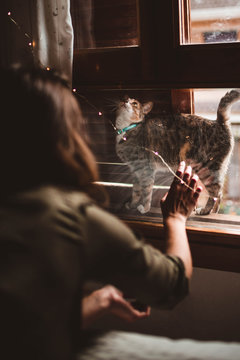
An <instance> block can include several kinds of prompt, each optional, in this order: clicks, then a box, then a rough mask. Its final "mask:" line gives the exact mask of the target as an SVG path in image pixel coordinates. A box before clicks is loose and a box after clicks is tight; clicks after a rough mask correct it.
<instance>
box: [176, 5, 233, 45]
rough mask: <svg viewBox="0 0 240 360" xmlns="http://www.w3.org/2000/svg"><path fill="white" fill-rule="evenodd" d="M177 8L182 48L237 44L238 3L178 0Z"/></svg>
mask: <svg viewBox="0 0 240 360" xmlns="http://www.w3.org/2000/svg"><path fill="white" fill-rule="evenodd" d="M179 8H180V43H181V44H182V45H184V44H210V43H229V42H239V41H240V31H239V30H240V2H239V1H238V0H228V1H227V0H226V1H222V0H214V1H209V0H186V1H185V0H184V1H183V0H179Z"/></svg>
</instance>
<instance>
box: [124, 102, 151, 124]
mask: <svg viewBox="0 0 240 360" xmlns="http://www.w3.org/2000/svg"><path fill="white" fill-rule="evenodd" d="M152 107H153V103H152V102H151V101H149V102H147V103H144V104H141V103H140V102H139V101H138V100H136V99H131V98H129V97H126V98H125V99H124V100H123V101H121V102H120V103H119V105H118V110H117V117H123V118H124V119H125V120H128V121H129V123H137V122H141V121H143V119H144V116H145V115H146V114H148V113H149V112H150V111H151V110H152Z"/></svg>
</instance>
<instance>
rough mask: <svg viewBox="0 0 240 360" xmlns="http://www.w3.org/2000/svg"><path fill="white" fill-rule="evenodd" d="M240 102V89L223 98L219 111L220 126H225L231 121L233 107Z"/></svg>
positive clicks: (228, 93)
mask: <svg viewBox="0 0 240 360" xmlns="http://www.w3.org/2000/svg"><path fill="white" fill-rule="evenodd" d="M238 100H240V90H238V89H235V90H232V91H230V92H227V93H226V94H225V95H224V96H223V97H222V99H221V100H220V103H219V105H218V110H217V121H218V122H219V123H220V124H223V123H225V122H227V121H228V120H229V118H230V110H231V106H232V104H234V103H235V102H236V101H238Z"/></svg>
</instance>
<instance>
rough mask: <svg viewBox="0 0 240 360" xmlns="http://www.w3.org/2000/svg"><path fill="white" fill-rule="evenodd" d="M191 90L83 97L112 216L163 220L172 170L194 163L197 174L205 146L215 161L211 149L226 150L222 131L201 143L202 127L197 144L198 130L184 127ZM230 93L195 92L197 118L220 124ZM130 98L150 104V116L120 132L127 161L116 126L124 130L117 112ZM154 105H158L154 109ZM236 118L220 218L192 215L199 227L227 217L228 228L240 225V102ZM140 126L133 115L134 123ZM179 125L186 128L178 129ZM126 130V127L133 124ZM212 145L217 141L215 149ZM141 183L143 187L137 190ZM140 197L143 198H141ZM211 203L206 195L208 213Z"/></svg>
mask: <svg viewBox="0 0 240 360" xmlns="http://www.w3.org/2000/svg"><path fill="white" fill-rule="evenodd" d="M187 91H188V90H187V89H184V90H182V91H181V89H177V90H173V89H172V90H171V89H158V90H149V89H148V90H136V89H135V90H133V89H131V90H129V89H128V90H114V91H113V90H105V91H97V90H96V91H93V90H92V91H91V90H89V91H87V92H85V93H81V94H80V96H79V97H78V98H79V100H80V105H81V108H82V110H83V114H84V117H85V118H86V119H87V125H88V132H89V137H90V144H91V148H92V150H93V152H94V154H95V157H96V159H97V162H98V165H99V171H100V181H101V183H102V184H104V186H105V188H106V190H107V192H108V194H109V198H110V205H109V206H110V211H111V212H113V213H115V214H117V215H118V216H120V217H122V218H125V219H137V220H144V221H150V222H159V221H161V210H160V206H159V202H160V199H161V197H162V196H163V195H164V194H165V193H166V191H167V190H168V189H169V185H170V184H171V182H172V180H173V171H175V169H176V166H177V165H178V163H179V161H180V160H181V159H187V161H189V159H190V163H191V164H192V166H193V167H194V168H195V169H197V165H198V163H200V162H203V160H202V159H203V158H204V156H205V155H204V153H205V149H206V147H208V148H210V154H209V155H208V159H209V160H210V162H211V161H212V160H214V159H212V158H213V154H212V152H211V151H212V147H213V146H214V147H215V153H214V154H216V152H218V150H219V151H221V149H222V147H223V139H219V138H218V132H215V134H212V135H213V137H212V136H211V133H210V132H209V131H205V138H202V137H201V133H202V129H203V128H201V127H200V130H199V131H198V133H199V134H200V135H199V139H198V138H196V137H195V130H194V131H192V132H191V126H190V125H189V126H188V125H187V124H184V123H183V122H184V120H183V121H182V122H181V114H180V112H182V111H185V110H184V109H187V108H188V107H187V104H186V102H187V101H188V100H187V99H192V97H191V96H187ZM226 91H227V89H211V90H209V89H208V90H206V89H202V90H195V91H194V98H195V101H194V104H195V114H197V115H200V116H203V117H205V118H207V119H212V120H214V119H216V112H217V106H218V103H219V101H220V98H221V97H222V96H223V95H224V94H225V93H226ZM181 92H182V93H181ZM189 94H192V91H189ZM127 98H130V99H136V100H138V101H139V102H140V103H141V104H142V106H143V104H145V105H146V104H148V105H149V104H150V107H145V112H146V115H145V118H144V120H143V121H142V122H141V123H140V125H137V126H136V127H133V128H130V129H129V130H126V131H125V132H124V133H120V135H121V136H122V145H123V146H124V147H126V148H124V149H127V153H126V154H125V159H123V157H122V155H121V151H125V150H124V149H123V148H122V149H121V148H120V151H119V149H117V145H116V144H117V142H118V138H117V136H118V133H117V130H116V128H115V127H117V128H118V129H119V125H117V124H116V118H117V113H116V110H117V109H118V108H119V105H120V103H123V102H124V101H125V102H126V99H127ZM151 103H153V107H152V108H151ZM177 103H178V105H177ZM132 105H133V107H134V108H135V107H136V106H137V104H134V103H133V102H132ZM145 105H144V106H145ZM186 111H188V110H186ZM231 114H232V116H231V122H232V124H231V128H232V131H233V134H234V138H235V146H234V150H233V155H232V158H231V161H230V165H229V167H228V172H227V174H226V176H225V182H224V188H223V200H222V201H221V205H220V210H219V214H217V216H216V215H215V214H210V215H206V216H202V215H199V214H197V215H196V214H193V215H192V216H191V218H190V223H191V225H192V224H193V226H195V227H196V226H197V227H198V226H202V227H206V226H207V227H208V228H209V227H212V228H216V227H218V226H219V224H220V223H222V218H219V216H223V218H224V219H227V221H228V222H226V223H225V224H228V225H226V227H227V226H232V223H233V222H234V226H235V225H236V223H237V224H238V221H240V218H239V220H238V215H240V176H239V174H240V158H239V157H240V103H235V104H234V105H233V107H232V112H231ZM132 115H134V112H133V113H132ZM192 116H194V115H191V116H190V120H191V117H192ZM125 120H126V118H125V117H124V121H125ZM197 121H198V120H197ZM135 122H136V117H135V115H134V116H133V118H132V119H131V121H130V124H132V123H133V124H134V123H135ZM179 124H182V125H181V126H179ZM123 126H124V127H127V126H128V124H127V123H126V124H124V125H123ZM138 126H139V127H138ZM140 127H141V128H142V132H141V135H140V136H137V134H138V130H137V129H140ZM189 131H190V132H189ZM124 138H125V139H124ZM210 138H211V139H210ZM208 140H209V142H208ZM212 140H214V141H213V143H211V144H210V141H212ZM204 142H205V143H204ZM209 144H210V145H209ZM196 145H197V146H196ZM199 149H200V150H199ZM216 149H217V150H216ZM214 156H215V155H214ZM191 159H193V160H194V161H192V160H191ZM132 162H135V163H134V164H133V163H132ZM127 163H129V164H127ZM156 163H158V168H157V171H156V173H155V171H154V168H155V165H156ZM129 165H130V166H129ZM133 169H134V170H133ZM203 175H204V174H203ZM207 177H208V173H207ZM136 178H138V181H137V179H136ZM139 179H140V181H141V186H140V185H138V182H139ZM153 180H154V184H153V189H152V199H151V198H150V208H149V209H147V210H146V211H145V212H144V211H142V210H143V209H142V207H141V206H140V207H139V206H138V205H139V204H140V205H142V204H143V202H145V203H146V201H147V197H149V196H150V195H151V194H150V191H151V182H153ZM139 196H141V199H139V198H138V197H139ZM133 200H134V201H135V204H134V201H133ZM207 200H208V193H207V192H206V191H203V193H202V195H201V198H200V201H199V204H198V206H199V207H202V208H204V206H205V205H206V203H207ZM233 215H236V217H235V216H233ZM224 221H225V220H224ZM210 223H211V226H210ZM224 226H225V225H224Z"/></svg>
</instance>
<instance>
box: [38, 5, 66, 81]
mask: <svg viewBox="0 0 240 360" xmlns="http://www.w3.org/2000/svg"><path fill="white" fill-rule="evenodd" d="M32 19H33V23H32V36H33V41H34V43H33V45H34V46H33V53H34V61H35V62H37V63H39V64H40V65H42V66H44V67H50V68H55V69H57V70H58V71H59V72H61V73H64V74H65V75H66V76H67V77H68V79H69V80H70V81H71V79H72V61H73V27H72V20H71V14H70V0H35V1H33V6H32Z"/></svg>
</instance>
